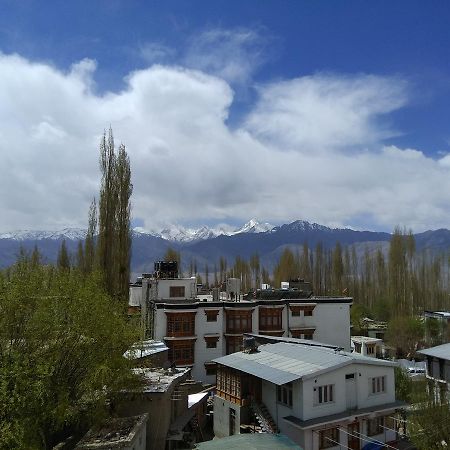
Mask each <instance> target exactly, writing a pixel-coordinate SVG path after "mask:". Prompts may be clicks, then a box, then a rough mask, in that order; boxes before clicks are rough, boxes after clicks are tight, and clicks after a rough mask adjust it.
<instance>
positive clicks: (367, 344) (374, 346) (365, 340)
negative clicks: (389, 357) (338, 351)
mask: <svg viewBox="0 0 450 450" xmlns="http://www.w3.org/2000/svg"><path fill="white" fill-rule="evenodd" d="M351 339H352V348H353V351H354V352H355V353H359V354H360V355H363V356H371V357H372V358H381V357H382V356H383V350H384V345H383V340H382V339H378V338H373V337H368V336H352V337H351Z"/></svg>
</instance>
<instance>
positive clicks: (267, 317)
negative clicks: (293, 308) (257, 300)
mask: <svg viewBox="0 0 450 450" xmlns="http://www.w3.org/2000/svg"><path fill="white" fill-rule="evenodd" d="M259 329H260V331H276V330H282V329H283V308H259Z"/></svg>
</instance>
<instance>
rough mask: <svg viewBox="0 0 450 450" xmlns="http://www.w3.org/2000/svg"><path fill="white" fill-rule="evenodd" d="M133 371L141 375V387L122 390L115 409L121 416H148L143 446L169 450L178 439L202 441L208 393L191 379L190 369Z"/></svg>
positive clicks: (141, 369)
mask: <svg viewBox="0 0 450 450" xmlns="http://www.w3.org/2000/svg"><path fill="white" fill-rule="evenodd" d="M133 370H134V371H135V373H137V374H138V375H140V376H141V377H142V378H143V381H144V386H143V389H137V390H136V391H127V392H122V393H121V396H120V398H119V399H118V400H117V401H116V403H115V404H114V409H115V413H116V414H117V415H119V416H121V417H127V416H133V415H137V414H147V415H148V417H149V420H148V422H147V430H146V437H147V438H146V447H144V448H145V449H146V450H164V449H169V450H170V449H174V448H178V443H180V442H183V445H184V444H186V443H192V442H198V441H201V440H203V439H202V429H201V427H202V425H204V422H205V415H206V401H207V396H208V393H205V392H203V393H201V392H199V390H201V389H202V386H201V385H200V384H199V383H197V382H195V381H194V380H192V379H191V377H190V369H189V368H183V369H176V368H170V369H151V368H146V367H141V368H136V369H133ZM183 448H185V447H183ZM136 450H137V449H136Z"/></svg>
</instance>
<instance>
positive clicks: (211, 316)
mask: <svg viewBox="0 0 450 450" xmlns="http://www.w3.org/2000/svg"><path fill="white" fill-rule="evenodd" d="M205 314H206V321H207V322H217V316H218V315H219V310H218V309H214V310H211V309H207V310H205Z"/></svg>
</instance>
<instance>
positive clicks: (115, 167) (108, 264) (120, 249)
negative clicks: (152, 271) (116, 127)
mask: <svg viewBox="0 0 450 450" xmlns="http://www.w3.org/2000/svg"><path fill="white" fill-rule="evenodd" d="M100 170H101V173H102V180H101V188H100V199H99V214H98V244H97V255H98V266H99V268H100V270H101V271H102V272H103V275H104V279H105V286H106V289H107V290H108V292H109V294H110V295H112V296H113V297H116V298H119V299H122V300H125V299H126V298H127V297H128V284H129V279H130V257H131V227H130V216H131V205H130V198H131V193H132V191H133V185H132V184H131V169H130V160H129V158H128V155H127V152H126V150H125V146H124V145H120V147H119V151H118V154H117V155H116V153H115V148H114V137H113V133H112V130H111V128H110V129H109V133H108V137H107V136H106V132H105V133H104V134H103V136H102V139H101V141H100Z"/></svg>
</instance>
